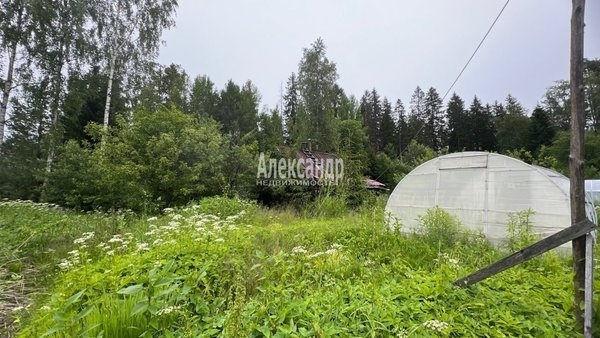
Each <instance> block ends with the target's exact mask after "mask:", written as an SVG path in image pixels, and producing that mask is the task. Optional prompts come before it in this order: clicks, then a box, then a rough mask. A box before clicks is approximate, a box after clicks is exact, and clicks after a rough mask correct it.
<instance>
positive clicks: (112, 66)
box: [102, 53, 117, 139]
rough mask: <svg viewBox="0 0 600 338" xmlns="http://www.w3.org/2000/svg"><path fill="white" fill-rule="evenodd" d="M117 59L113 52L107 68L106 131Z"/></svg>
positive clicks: (106, 129)
mask: <svg viewBox="0 0 600 338" xmlns="http://www.w3.org/2000/svg"><path fill="white" fill-rule="evenodd" d="M116 61H117V56H116V55H115V54H114V53H113V55H112V56H111V58H110V66H109V67H110V69H109V73H108V86H107V89H106V104H105V105H104V132H105V133H106V132H107V131H108V120H109V118H110V102H111V99H112V85H113V78H114V76H115V64H116ZM102 139H104V136H102Z"/></svg>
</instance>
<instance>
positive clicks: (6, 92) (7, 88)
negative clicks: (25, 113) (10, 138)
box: [0, 42, 17, 149]
mask: <svg viewBox="0 0 600 338" xmlns="http://www.w3.org/2000/svg"><path fill="white" fill-rule="evenodd" d="M16 59H17V43H16V42H13V44H12V45H11V46H10V51H9V60H8V70H7V74H6V82H4V89H3V90H2V104H1V105H0V149H2V144H3V143H4V127H5V125H6V112H7V111H8V99H9V98H10V92H11V90H12V85H13V84H12V82H13V74H14V68H15V60H16Z"/></svg>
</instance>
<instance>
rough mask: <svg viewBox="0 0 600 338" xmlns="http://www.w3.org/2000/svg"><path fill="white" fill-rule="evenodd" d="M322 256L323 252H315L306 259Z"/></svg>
mask: <svg viewBox="0 0 600 338" xmlns="http://www.w3.org/2000/svg"><path fill="white" fill-rule="evenodd" d="M324 254H325V253H324V252H315V253H314V254H312V255H310V256H308V258H317V257H319V256H323V255H324Z"/></svg>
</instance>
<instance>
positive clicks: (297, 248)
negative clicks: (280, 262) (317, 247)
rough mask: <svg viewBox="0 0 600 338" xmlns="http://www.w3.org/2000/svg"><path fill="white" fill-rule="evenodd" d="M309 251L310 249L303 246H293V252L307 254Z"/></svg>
mask: <svg viewBox="0 0 600 338" xmlns="http://www.w3.org/2000/svg"><path fill="white" fill-rule="evenodd" d="M307 252H308V251H307V250H306V249H305V248H304V247H302V246H296V247H294V248H292V253H293V254H305V253H307Z"/></svg>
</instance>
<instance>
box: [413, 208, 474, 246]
mask: <svg viewBox="0 0 600 338" xmlns="http://www.w3.org/2000/svg"><path fill="white" fill-rule="evenodd" d="M419 222H420V225H421V230H420V231H419V235H420V236H421V238H422V239H423V240H425V241H426V242H427V243H428V244H429V245H431V246H432V247H439V248H440V249H448V248H452V247H454V246H455V245H456V244H457V243H459V242H460V241H466V240H467V239H468V237H469V235H470V233H469V232H468V231H467V230H466V229H465V228H463V226H462V224H461V223H460V221H459V220H458V218H456V217H455V216H453V215H451V214H449V213H448V212H447V211H445V210H444V209H442V208H440V207H435V208H433V209H430V210H427V212H426V213H425V215H423V216H419Z"/></svg>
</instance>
